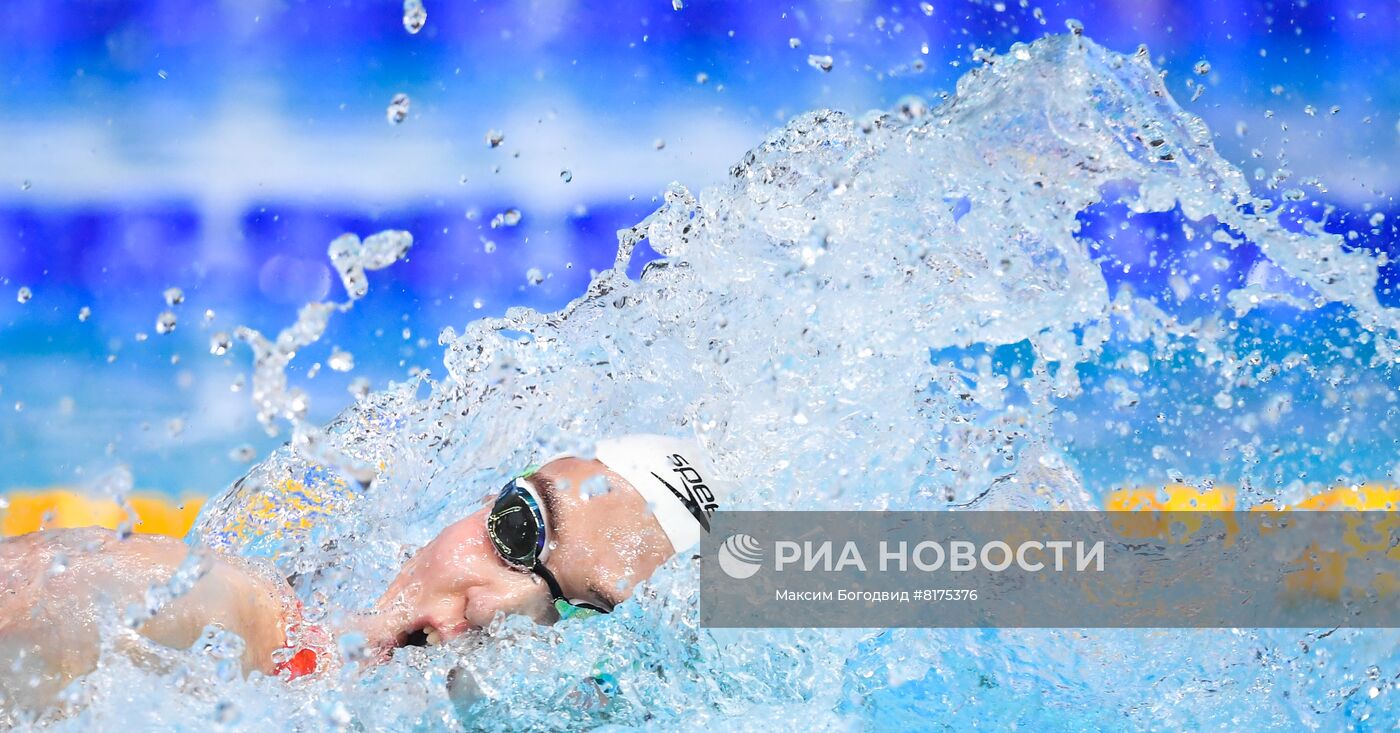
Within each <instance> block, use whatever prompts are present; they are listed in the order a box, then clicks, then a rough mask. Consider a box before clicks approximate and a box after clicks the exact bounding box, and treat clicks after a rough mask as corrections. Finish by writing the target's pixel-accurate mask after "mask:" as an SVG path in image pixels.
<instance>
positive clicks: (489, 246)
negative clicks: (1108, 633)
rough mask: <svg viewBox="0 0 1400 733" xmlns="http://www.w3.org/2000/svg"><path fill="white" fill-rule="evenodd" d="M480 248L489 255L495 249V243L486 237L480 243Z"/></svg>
mask: <svg viewBox="0 0 1400 733" xmlns="http://www.w3.org/2000/svg"><path fill="white" fill-rule="evenodd" d="M481 249H482V250H484V251H485V252H486V254H488V255H489V254H491V253H492V252H495V251H496V243H495V242H493V241H491V240H489V239H488V240H486V241H485V242H482V243H481Z"/></svg>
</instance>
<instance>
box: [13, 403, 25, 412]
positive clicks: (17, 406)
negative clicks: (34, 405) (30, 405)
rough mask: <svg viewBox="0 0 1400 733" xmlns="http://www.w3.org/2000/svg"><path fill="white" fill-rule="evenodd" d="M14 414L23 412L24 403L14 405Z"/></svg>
mask: <svg viewBox="0 0 1400 733" xmlns="http://www.w3.org/2000/svg"><path fill="white" fill-rule="evenodd" d="M15 412H24V402H16V403H15Z"/></svg>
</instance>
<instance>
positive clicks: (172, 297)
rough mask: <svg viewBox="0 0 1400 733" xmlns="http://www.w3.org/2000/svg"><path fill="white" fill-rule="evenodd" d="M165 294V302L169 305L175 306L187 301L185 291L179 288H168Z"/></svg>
mask: <svg viewBox="0 0 1400 733" xmlns="http://www.w3.org/2000/svg"><path fill="white" fill-rule="evenodd" d="M164 295H165V304H166V305H168V306H172V307H173V306H177V305H179V304H181V303H183V302H185V291H183V290H181V289H179V288H166V289H165V293H164Z"/></svg>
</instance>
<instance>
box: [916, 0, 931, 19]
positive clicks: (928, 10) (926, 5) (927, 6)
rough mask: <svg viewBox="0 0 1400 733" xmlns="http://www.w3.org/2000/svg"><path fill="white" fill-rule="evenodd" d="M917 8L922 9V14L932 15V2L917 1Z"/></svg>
mask: <svg viewBox="0 0 1400 733" xmlns="http://www.w3.org/2000/svg"><path fill="white" fill-rule="evenodd" d="M919 10H922V11H924V15H929V16H931V15H933V3H919Z"/></svg>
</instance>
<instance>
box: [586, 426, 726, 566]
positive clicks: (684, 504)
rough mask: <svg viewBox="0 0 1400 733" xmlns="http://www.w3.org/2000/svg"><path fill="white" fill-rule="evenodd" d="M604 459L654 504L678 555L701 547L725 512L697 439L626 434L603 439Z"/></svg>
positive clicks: (599, 448) (600, 453)
mask: <svg viewBox="0 0 1400 733" xmlns="http://www.w3.org/2000/svg"><path fill="white" fill-rule="evenodd" d="M596 448H597V451H596V455H597V457H598V460H599V461H601V462H602V463H603V465H605V466H607V467H608V469H609V470H611V471H612V472H613V473H616V474H617V475H619V476H621V477H622V478H624V479H627V483H630V484H632V487H633V488H635V489H636V490H637V493H639V494H641V495H642V498H643V499H646V500H647V503H648V504H650V505H651V507H652V511H653V513H654V515H655V516H656V521H657V522H658V523H659V524H660V525H661V529H662V531H664V532H665V533H666V538H667V539H669V540H670V541H671V549H672V550H673V551H675V552H681V551H683V550H687V549H690V548H691V547H693V546H694V545H696V544H697V543H699V542H700V538H701V536H702V535H701V532H708V531H710V515H711V514H714V512H715V509H718V508H719V495H720V490H719V485H718V484H717V483H716V482H715V476H714V471H713V470H712V469H711V468H710V465H709V463H708V462H707V461H706V460H705V454H704V453H703V452H702V451H701V450H700V445H699V444H698V443H696V442H695V441H693V440H685V439H683V438H673V437H669V436H665V435H625V436H623V437H621V438H609V439H607V440H600V441H598V444H597V446H596Z"/></svg>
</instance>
